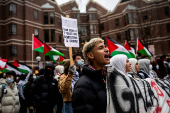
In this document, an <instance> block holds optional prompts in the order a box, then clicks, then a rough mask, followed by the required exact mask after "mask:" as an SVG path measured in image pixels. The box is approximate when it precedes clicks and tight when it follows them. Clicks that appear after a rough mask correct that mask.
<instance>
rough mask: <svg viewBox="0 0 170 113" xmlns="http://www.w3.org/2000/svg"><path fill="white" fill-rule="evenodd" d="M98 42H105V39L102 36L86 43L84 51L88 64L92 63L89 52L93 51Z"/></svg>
mask: <svg viewBox="0 0 170 113" xmlns="http://www.w3.org/2000/svg"><path fill="white" fill-rule="evenodd" d="M98 43H104V41H103V40H102V39H101V38H93V39H91V40H90V41H89V42H87V43H86V44H85V45H84V47H83V50H82V53H83V56H84V58H85V60H86V62H87V64H90V59H89V58H88V56H87V53H89V52H91V51H92V50H93V48H94V47H95V45H96V44H98Z"/></svg>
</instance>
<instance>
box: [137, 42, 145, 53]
mask: <svg viewBox="0 0 170 113" xmlns="http://www.w3.org/2000/svg"><path fill="white" fill-rule="evenodd" d="M137 41H138V45H137V48H138V50H137V51H140V50H142V49H144V46H143V44H142V43H141V42H140V40H139V39H138V40H137Z"/></svg>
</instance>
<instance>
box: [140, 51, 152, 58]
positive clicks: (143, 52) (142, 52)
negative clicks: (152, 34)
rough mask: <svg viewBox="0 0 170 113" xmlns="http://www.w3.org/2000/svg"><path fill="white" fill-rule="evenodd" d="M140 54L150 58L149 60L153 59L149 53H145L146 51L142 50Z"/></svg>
mask: <svg viewBox="0 0 170 113" xmlns="http://www.w3.org/2000/svg"><path fill="white" fill-rule="evenodd" d="M138 52H139V53H141V54H143V55H146V56H148V57H149V59H151V56H150V55H148V53H147V52H146V51H145V49H142V50H140V51H138Z"/></svg>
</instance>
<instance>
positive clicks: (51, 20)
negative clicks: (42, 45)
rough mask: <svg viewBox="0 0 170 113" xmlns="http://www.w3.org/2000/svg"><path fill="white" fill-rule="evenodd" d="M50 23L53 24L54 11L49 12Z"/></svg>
mask: <svg viewBox="0 0 170 113" xmlns="http://www.w3.org/2000/svg"><path fill="white" fill-rule="evenodd" d="M50 23H51V24H54V12H51V13H50Z"/></svg>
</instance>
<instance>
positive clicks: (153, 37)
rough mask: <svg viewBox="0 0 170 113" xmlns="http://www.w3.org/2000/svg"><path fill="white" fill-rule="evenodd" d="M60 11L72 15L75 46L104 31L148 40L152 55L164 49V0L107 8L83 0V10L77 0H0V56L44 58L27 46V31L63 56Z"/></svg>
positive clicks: (167, 45) (168, 15) (167, 27)
mask: <svg viewBox="0 0 170 113" xmlns="http://www.w3.org/2000/svg"><path fill="white" fill-rule="evenodd" d="M61 15H63V16H66V15H69V16H70V18H76V19H77V20H78V29H79V40H80V47H79V48H73V53H76V52H80V53H81V51H82V47H83V45H84V44H85V42H88V41H89V40H90V39H91V38H95V37H101V38H102V39H104V40H105V43H106V38H105V37H106V36H108V37H110V38H113V39H114V40H116V41H117V42H118V43H120V44H122V45H124V43H125V40H128V41H129V42H130V44H131V45H132V46H133V47H134V48H135V47H136V38H139V39H141V40H142V42H143V43H144V44H145V45H146V46H148V45H154V48H155V55H156V56H160V55H162V54H168V55H170V1H168V0H153V1H152V0H150V1H147V0H120V1H119V3H118V4H117V6H116V7H115V9H114V10H113V11H112V12H111V11H108V10H107V9H106V8H104V7H103V6H102V5H100V4H99V3H97V2H95V1H93V0H89V2H88V3H87V5H86V13H80V10H79V9H78V4H77V3H76V1H75V0H71V1H69V2H67V3H65V4H62V5H60V6H59V5H58V4H57V2H55V1H54V0H16V1H14V0H2V1H0V57H2V58H7V59H8V61H9V62H13V60H14V59H18V60H19V61H21V62H23V63H26V64H27V65H30V66H31V65H32V60H33V64H34V66H37V61H36V56H38V55H39V56H41V58H42V61H43V62H45V61H48V60H49V58H48V57H45V56H44V55H43V53H38V52H33V59H32V34H34V35H35V36H36V37H37V38H39V39H40V40H42V41H44V42H46V43H47V44H49V45H50V46H52V47H54V48H56V49H57V50H58V51H60V52H62V53H63V54H64V55H65V57H66V58H68V57H69V53H68V52H69V51H68V48H67V47H65V46H64V40H63V34H62V26H61Z"/></svg>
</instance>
